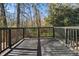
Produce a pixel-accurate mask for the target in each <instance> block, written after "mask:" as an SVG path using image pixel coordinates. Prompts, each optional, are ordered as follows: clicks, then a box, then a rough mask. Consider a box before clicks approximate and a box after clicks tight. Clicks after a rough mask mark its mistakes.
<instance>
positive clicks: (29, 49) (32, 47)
mask: <svg viewBox="0 0 79 59" xmlns="http://www.w3.org/2000/svg"><path fill="white" fill-rule="evenodd" d="M41 51H42V56H75V55H76V53H74V52H73V51H71V50H70V49H69V48H67V47H66V46H65V45H64V44H61V43H60V41H59V40H56V39H41ZM36 55H37V39H25V40H24V41H23V42H22V43H21V44H20V45H19V46H17V47H16V48H14V49H13V50H12V51H11V52H10V53H8V54H7V56H36Z"/></svg>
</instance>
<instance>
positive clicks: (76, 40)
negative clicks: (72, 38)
mask: <svg viewBox="0 0 79 59" xmlns="http://www.w3.org/2000/svg"><path fill="white" fill-rule="evenodd" d="M77 35H78V30H77V29H76V49H77V50H78V37H77Z"/></svg>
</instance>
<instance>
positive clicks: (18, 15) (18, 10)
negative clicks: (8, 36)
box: [17, 3, 20, 27]
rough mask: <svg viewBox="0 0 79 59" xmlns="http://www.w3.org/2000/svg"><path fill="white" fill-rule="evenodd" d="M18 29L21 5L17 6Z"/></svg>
mask: <svg viewBox="0 0 79 59" xmlns="http://www.w3.org/2000/svg"><path fill="white" fill-rule="evenodd" d="M17 27H20V3H18V4H17Z"/></svg>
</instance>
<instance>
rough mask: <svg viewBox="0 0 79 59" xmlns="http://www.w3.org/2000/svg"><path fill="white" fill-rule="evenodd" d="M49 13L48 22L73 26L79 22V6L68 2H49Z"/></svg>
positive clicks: (55, 24) (54, 24)
mask: <svg viewBox="0 0 79 59" xmlns="http://www.w3.org/2000/svg"><path fill="white" fill-rule="evenodd" d="M48 8H49V10H48V12H49V15H48V17H46V18H45V20H46V23H47V24H51V25H53V26H71V25H73V26H74V25H78V24H79V8H73V7H71V6H70V5H67V4H49V7H48Z"/></svg>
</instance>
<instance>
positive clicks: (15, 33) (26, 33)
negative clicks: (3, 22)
mask: <svg viewBox="0 0 79 59" xmlns="http://www.w3.org/2000/svg"><path fill="white" fill-rule="evenodd" d="M53 32H54V27H26V28H0V53H1V52H3V51H4V50H6V49H7V48H10V49H11V47H12V46H13V45H14V44H15V43H17V42H19V41H20V40H21V39H23V38H37V39H38V44H37V55H38V56H41V42H40V38H52V37H54V33H53Z"/></svg>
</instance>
